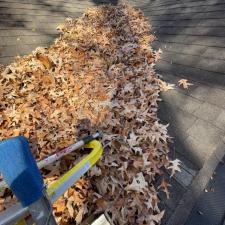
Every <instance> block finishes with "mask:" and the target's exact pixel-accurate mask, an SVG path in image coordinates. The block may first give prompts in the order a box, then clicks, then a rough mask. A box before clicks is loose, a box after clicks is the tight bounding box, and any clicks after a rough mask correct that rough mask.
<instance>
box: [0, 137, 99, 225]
mask: <svg viewBox="0 0 225 225" xmlns="http://www.w3.org/2000/svg"><path fill="white" fill-rule="evenodd" d="M99 136H100V134H99V133H95V134H93V135H88V136H87V137H85V138H83V139H82V140H80V141H79V142H77V143H75V144H73V145H71V146H68V147H67V148H65V149H63V150H61V151H60V152H57V153H55V154H53V155H51V156H49V157H47V158H46V159H44V160H42V161H39V162H36V161H35V159H34V158H33V156H32V153H31V151H30V148H29V142H28V140H27V139H26V138H25V137H23V136H17V137H13V138H10V139H7V140H5V141H2V142H0V173H1V174H2V175H3V178H4V182H1V183H0V188H5V187H6V186H8V187H9V188H10V189H11V190H12V192H13V194H15V196H16V198H17V199H18V200H19V203H17V204H15V205H14V206H12V207H11V208H9V209H7V210H5V211H3V212H2V213H0V225H10V224H16V225H29V224H34V223H35V224H36V225H56V224H57V223H56V220H55V218H54V215H53V212H52V204H53V203H54V202H55V201H56V200H57V199H58V198H59V197H60V196H61V195H62V194H63V193H64V192H65V191H66V190H67V189H68V188H69V187H71V186H72V185H73V184H74V183H75V182H76V181H77V180H78V179H79V178H80V177H81V176H82V175H84V174H85V173H86V172H87V171H88V170H89V169H90V168H91V167H92V166H93V165H94V164H95V163H96V162H97V161H98V160H99V159H100V157H101V155H102V153H103V149H102V145H101V143H100V142H99V141H97V140H95V139H96V138H98V137H99ZM80 147H84V148H88V149H92V151H91V152H90V153H89V154H88V155H87V156H86V157H84V158H83V159H82V160H80V161H79V162H78V163H77V164H76V165H75V166H74V167H72V169H70V170H69V171H67V172H66V173H65V174H64V175H62V176H61V177H60V178H59V179H58V180H56V181H55V182H54V183H53V184H51V185H50V186H49V187H46V186H45V184H44V181H43V178H42V176H41V173H40V170H39V169H41V168H43V167H45V166H46V165H49V164H51V163H53V162H55V161H56V160H59V159H60V158H62V157H63V156H64V155H67V154H69V153H70V152H72V151H74V150H76V149H78V148H80Z"/></svg>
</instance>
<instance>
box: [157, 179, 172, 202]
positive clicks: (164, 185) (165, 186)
mask: <svg viewBox="0 0 225 225" xmlns="http://www.w3.org/2000/svg"><path fill="white" fill-rule="evenodd" d="M169 187H171V185H170V184H169V183H168V182H167V181H166V180H165V179H164V178H163V179H162V181H161V184H160V185H159V187H158V189H160V188H161V189H162V190H163V191H164V192H165V193H166V197H167V199H169V197H170V195H169V189H168V188H169Z"/></svg>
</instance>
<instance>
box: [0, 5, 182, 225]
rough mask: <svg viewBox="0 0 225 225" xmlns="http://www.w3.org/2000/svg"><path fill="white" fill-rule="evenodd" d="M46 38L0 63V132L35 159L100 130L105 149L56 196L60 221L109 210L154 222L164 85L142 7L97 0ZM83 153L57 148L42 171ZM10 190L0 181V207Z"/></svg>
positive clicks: (58, 170) (61, 168) (165, 165)
mask: <svg viewBox="0 0 225 225" xmlns="http://www.w3.org/2000/svg"><path fill="white" fill-rule="evenodd" d="M58 29H59V30H60V32H61V36H60V37H59V38H58V39H56V41H55V43H54V44H52V45H51V46H50V47H49V48H37V49H36V50H35V51H34V52H33V53H32V54H30V55H27V56H24V57H22V58H17V60H16V61H15V62H14V63H12V64H10V65H8V66H6V67H4V68H1V74H0V100H1V101H0V139H1V140H4V139H7V138H9V137H12V136H16V135H24V136H26V137H27V138H28V139H29V141H30V143H31V148H32V151H33V153H34V155H35V156H36V158H37V159H41V158H44V157H46V156H47V155H49V154H51V153H52V152H54V151H56V150H58V149H61V148H63V147H65V146H67V145H69V144H72V143H73V142H75V141H76V139H77V138H79V137H81V136H82V135H84V134H87V133H89V132H95V131H96V130H101V131H102V132H103V133H104V136H103V140H102V143H103V145H104V156H103V158H102V159H101V161H100V162H99V163H98V164H97V166H95V167H94V168H93V169H92V170H91V171H90V172H89V173H88V174H87V175H86V176H85V177H83V178H82V179H80V181H78V183H77V184H76V185H74V186H73V187H72V188H70V189H69V190H68V191H67V192H66V193H65V194H64V196H62V198H60V199H59V200H58V201H57V202H56V204H55V205H54V209H55V214H56V217H57V220H58V222H59V223H60V224H70V223H73V224H74V223H76V224H79V223H80V222H81V221H82V220H83V218H84V216H85V217H87V216H89V215H91V214H94V213H97V214H98V213H101V212H105V211H106V212H108V214H109V215H110V216H111V220H112V221H113V222H114V223H115V224H119V225H122V224H124V225H125V224H140V225H142V224H149V225H153V224H160V221H161V219H162V217H163V214H164V211H163V210H162V209H159V207H158V204H159V202H160V200H159V198H158V192H159V191H164V192H165V193H166V195H167V197H169V192H168V186H169V184H168V183H167V181H166V180H165V179H162V182H161V183H160V182H159V184H158V185H156V177H159V176H160V177H161V178H162V177H163V171H164V170H165V169H168V170H169V171H172V174H174V172H175V171H176V170H179V166H178V165H179V161H176V160H175V161H170V160H169V158H168V155H167V154H168V150H169V149H168V142H169V141H170V137H169V136H168V134H167V125H164V124H162V123H161V122H160V121H159V119H158V117H157V110H158V104H157V102H158V101H160V97H159V93H160V91H161V90H163V89H164V88H165V87H166V84H165V82H163V81H162V80H161V79H160V77H159V76H158V75H157V74H156V73H155V71H154V65H155V63H156V60H157V59H158V58H159V55H160V52H159V51H153V50H152V48H151V43H152V42H153V41H154V40H155V37H154V36H153V35H152V34H151V27H150V25H149V23H148V22H147V20H146V19H145V17H144V16H143V14H142V13H141V12H140V11H139V10H136V9H134V8H132V7H130V6H127V5H119V6H100V7H96V8H92V9H89V10H87V12H86V13H84V14H83V16H82V17H80V18H79V19H67V21H66V22H65V24H63V25H60V26H59V27H58ZM79 153H81V154H82V150H81V151H80V152H77V153H76V154H75V155H72V156H68V157H65V158H64V159H63V160H62V161H61V162H58V163H56V164H54V165H52V166H50V167H49V168H47V169H45V170H44V171H42V172H43V176H44V177H45V181H46V182H47V183H50V182H52V181H54V180H55V179H56V178H57V177H58V176H60V175H61V174H62V173H63V172H65V171H66V170H67V169H68V168H69V167H70V166H71V163H72V162H74V161H75V159H77V158H78V157H79V156H80V155H79ZM13 202H15V199H14V197H13V196H12V195H11V194H10V192H9V191H8V190H5V191H4V192H3V193H2V194H1V197H0V209H1V210H4V208H5V207H8V206H9V205H11V204H12V203H13Z"/></svg>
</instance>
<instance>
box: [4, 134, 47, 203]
mask: <svg viewBox="0 0 225 225" xmlns="http://www.w3.org/2000/svg"><path fill="white" fill-rule="evenodd" d="M0 172H1V174H2V175H3V177H4V180H5V181H6V183H7V184H8V185H9V187H10V189H11V190H12V191H13V193H14V194H15V195H16V197H17V199H18V200H19V201H20V202H21V204H22V206H24V207H26V206H28V205H30V204H32V203H33V202H35V201H37V200H38V199H39V198H40V197H42V196H43V186H44V184H43V179H42V177H41V174H40V171H39V169H38V167H37V164H36V161H35V160H34V158H33V156H32V153H31V151H30V147H29V143H28V141H27V139H26V138H25V137H23V136H18V137H13V138H10V139H8V140H5V141H2V142H0Z"/></svg>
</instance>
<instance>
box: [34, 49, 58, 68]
mask: <svg viewBox="0 0 225 225" xmlns="http://www.w3.org/2000/svg"><path fill="white" fill-rule="evenodd" d="M36 58H37V59H38V60H39V61H40V62H41V63H42V64H43V65H44V66H45V68H46V69H48V70H50V69H51V68H52V67H53V66H54V63H53V62H52V61H51V60H50V59H49V57H48V56H46V55H43V54H41V53H37V54H36Z"/></svg>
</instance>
